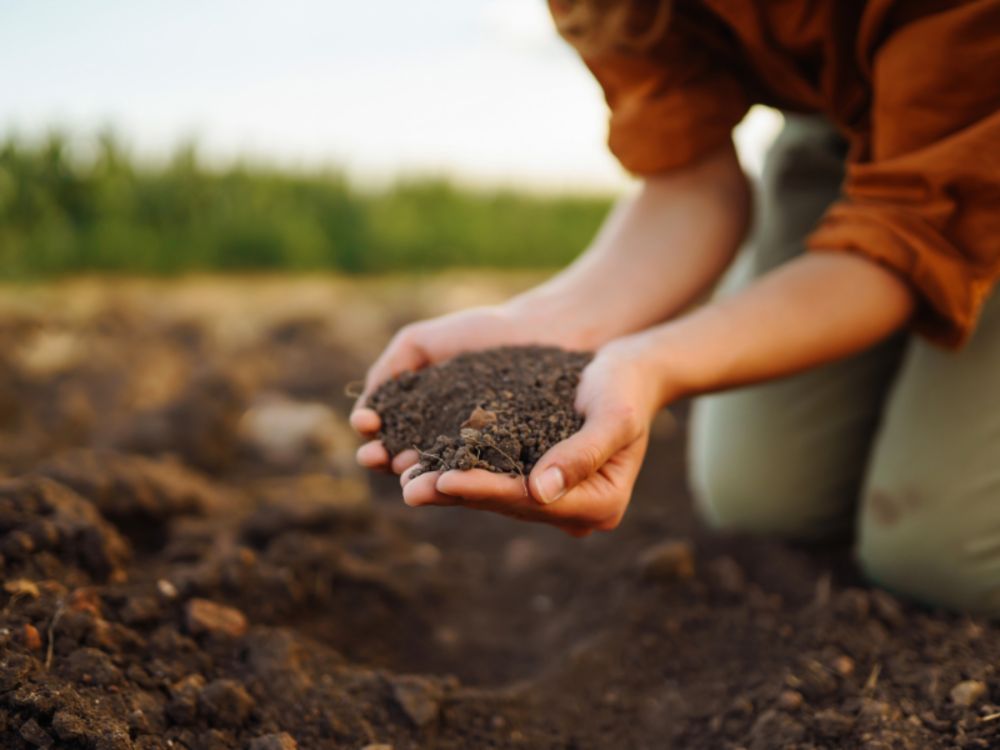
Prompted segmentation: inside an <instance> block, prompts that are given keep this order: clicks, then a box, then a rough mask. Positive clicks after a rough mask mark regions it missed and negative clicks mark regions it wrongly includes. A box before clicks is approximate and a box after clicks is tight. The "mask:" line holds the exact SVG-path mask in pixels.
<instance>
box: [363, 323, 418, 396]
mask: <svg viewBox="0 0 1000 750" xmlns="http://www.w3.org/2000/svg"><path fill="white" fill-rule="evenodd" d="M426 364H427V356H426V354H425V353H424V351H423V349H422V348H421V347H420V346H418V345H417V344H416V343H415V342H414V340H413V333H412V332H411V331H410V330H409V329H406V328H404V329H402V330H401V331H400V332H399V333H397V334H396V335H395V336H394V337H393V339H392V341H390V342H389V345H388V346H387V347H386V348H385V351H383V352H382V354H381V355H380V356H379V358H378V359H377V360H375V364H373V365H372V366H371V368H370V369H369V370H368V374H367V375H366V376H365V388H364V390H363V391H362V392H361V396H359V397H358V401H357V407H359V408H360V407H363V405H364V403H365V401H366V400H367V399H368V396H370V395H371V393H372V391H374V390H375V389H376V388H378V387H379V386H380V385H381V384H382V383H383V382H385V381H386V380H388V379H389V378H391V377H394V376H396V375H399V373H401V372H406V371H407V370H419V369H420V368H421V367H423V366H424V365H426Z"/></svg>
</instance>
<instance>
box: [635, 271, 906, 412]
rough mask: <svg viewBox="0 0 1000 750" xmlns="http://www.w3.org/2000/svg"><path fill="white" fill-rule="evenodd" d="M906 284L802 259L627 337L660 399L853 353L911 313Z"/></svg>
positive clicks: (894, 278) (786, 371) (757, 378)
mask: <svg viewBox="0 0 1000 750" xmlns="http://www.w3.org/2000/svg"><path fill="white" fill-rule="evenodd" d="M914 306H915V300H914V295H913V292H912V291H911V289H910V287H909V286H908V285H907V284H906V282H904V281H903V280H902V279H900V278H899V277H898V276H896V275H895V274H893V273H892V272H891V271H889V270H887V269H885V268H882V267H881V266H879V265H877V264H875V263H873V262H871V261H869V260H867V259H865V258H863V257H861V256H855V255H850V254H844V253H810V254H807V255H805V256H802V257H801V258H799V259H797V260H794V261H791V262H789V263H787V264H785V265H784V266H782V267H780V268H778V269H776V270H775V271H772V272H771V273H769V274H767V275H765V276H763V277H762V278H761V279H760V280H759V281H757V282H756V283H754V284H753V285H751V286H749V287H747V288H746V289H744V290H742V291H741V292H739V293H737V294H735V295H733V296H731V297H728V298H725V299H721V300H719V301H716V302H713V303H711V304H708V305H705V306H704V307H701V308H699V309H697V310H695V311H693V312H691V313H690V314H689V315H686V316H684V317H682V318H679V319H678V320H676V321H673V322H670V323H666V324H664V325H661V326H658V327H656V328H653V329H650V330H649V331H647V332H644V333H642V334H638V335H636V336H633V337H630V338H631V339H632V340H633V341H632V342H631V344H630V345H631V346H634V347H635V348H636V350H637V351H641V352H642V354H641V356H643V357H646V358H648V360H649V362H648V364H649V366H650V368H651V370H652V371H654V372H656V373H657V375H658V383H659V385H660V391H661V393H660V403H666V402H669V401H672V400H674V399H676V398H679V397H681V396H686V395H697V394H700V393H707V392H712V391H718V390H724V389H727V388H733V387H737V386H741V385H747V384H751V383H756V382H761V381H765V380H771V379H776V378H780V377H784V376H786V375H791V374H794V373H796V372H800V371H802V370H806V369H809V368H812V367H815V366H818V365H821V364H825V363H827V362H832V361H834V360H838V359H841V358H844V357H848V356H850V355H852V354H855V353H857V352H860V351H862V350H864V349H867V348H868V347H870V346H872V345H873V344H875V343H877V342H879V341H880V340H882V339H884V338H886V337H888V336H889V335H891V334H892V333H893V332H895V331H897V330H899V329H900V328H902V327H903V326H904V325H905V324H906V323H907V322H908V321H909V319H910V317H911V316H912V314H913V309H914Z"/></svg>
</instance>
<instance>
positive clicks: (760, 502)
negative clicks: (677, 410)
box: [688, 450, 844, 539]
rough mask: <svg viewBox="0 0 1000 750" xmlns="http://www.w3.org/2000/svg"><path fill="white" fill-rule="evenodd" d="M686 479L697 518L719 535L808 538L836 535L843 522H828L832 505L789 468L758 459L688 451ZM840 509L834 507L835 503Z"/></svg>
mask: <svg viewBox="0 0 1000 750" xmlns="http://www.w3.org/2000/svg"><path fill="white" fill-rule="evenodd" d="M688 466H689V472H688V480H689V484H690V487H691V490H692V492H693V494H694V498H695V507H696V508H697V510H698V512H699V515H700V516H701V517H702V518H703V520H704V521H705V522H706V523H707V524H708V525H710V526H712V527H713V528H715V529H718V530H720V531H727V532H734V533H747V534H760V535H776V536H782V537H786V538H800V539H810V538H816V537H820V536H826V535H829V534H831V533H836V532H837V531H838V530H840V529H842V528H843V526H844V524H843V523H842V519H839V518H827V517H824V514H823V513H822V509H823V508H829V507H831V505H832V504H831V503H830V502H828V501H827V500H825V499H823V498H817V497H816V493H817V487H816V486H815V484H813V486H810V483H809V482H808V481H807V478H805V477H801V476H798V475H797V474H796V472H795V470H794V467H784V468H781V467H775V466H774V462H773V461H767V460H762V457H760V456H752V455H749V454H747V453H744V454H743V455H739V456H736V455H721V454H720V453H718V452H714V453H713V452H702V451H697V450H694V451H692V454H691V457H690V461H689V464H688ZM838 505H839V503H838Z"/></svg>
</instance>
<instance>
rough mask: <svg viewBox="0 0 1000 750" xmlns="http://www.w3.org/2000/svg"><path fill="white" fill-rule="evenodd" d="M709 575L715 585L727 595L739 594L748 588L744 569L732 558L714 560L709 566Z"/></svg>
mask: <svg viewBox="0 0 1000 750" xmlns="http://www.w3.org/2000/svg"><path fill="white" fill-rule="evenodd" d="M708 571H709V574H710V575H711V577H712V580H713V581H714V583H715V585H716V586H718V587H719V588H720V589H722V591H724V592H725V593H727V594H739V593H742V592H743V589H744V588H745V587H746V575H745V574H744V572H743V569H742V568H741V567H740V566H739V563H737V562H736V561H735V560H734V559H733V558H731V557H719V558H716V559H715V560H712V562H711V563H709V566H708Z"/></svg>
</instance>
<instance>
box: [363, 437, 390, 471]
mask: <svg viewBox="0 0 1000 750" xmlns="http://www.w3.org/2000/svg"><path fill="white" fill-rule="evenodd" d="M355 458H356V460H357V462H358V463H359V464H361V465H362V466H364V467H365V468H366V469H384V468H386V467H387V466H388V465H389V451H387V450H386V449H385V446H384V445H382V441H381V440H372V441H370V442H367V443H365V444H364V445H362V446H361V447H360V448H358V452H357V453H356V454H355Z"/></svg>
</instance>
